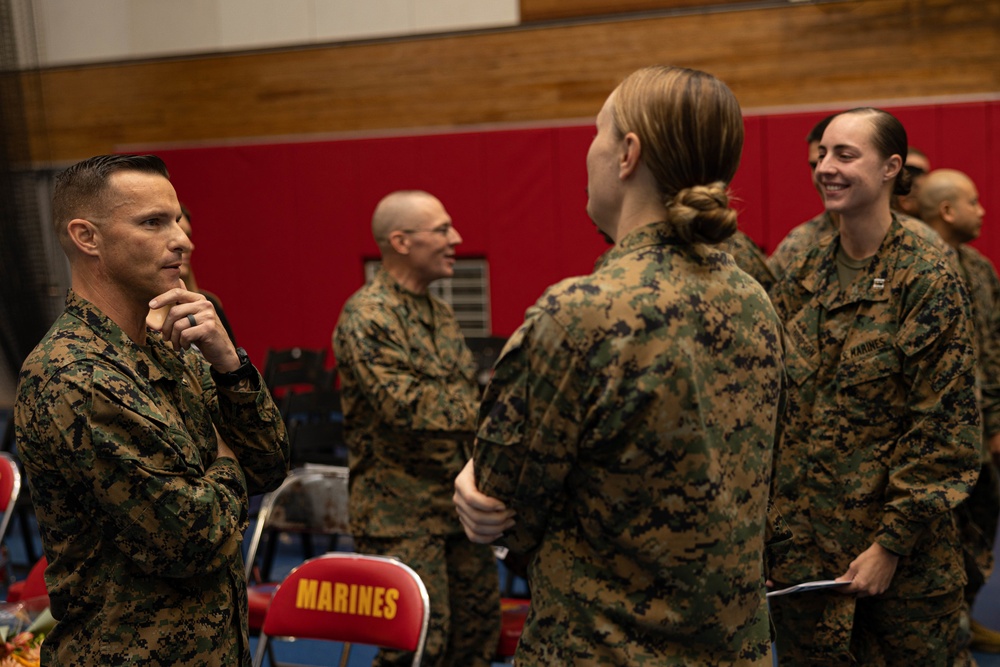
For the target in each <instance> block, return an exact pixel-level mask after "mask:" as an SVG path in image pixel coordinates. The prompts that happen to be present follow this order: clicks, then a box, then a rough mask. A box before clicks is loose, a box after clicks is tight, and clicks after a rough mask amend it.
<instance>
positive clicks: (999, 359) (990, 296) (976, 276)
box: [957, 245, 1000, 460]
mask: <svg viewBox="0 0 1000 667" xmlns="http://www.w3.org/2000/svg"><path fill="white" fill-rule="evenodd" d="M957 252H958V265H959V268H960V270H961V272H962V277H963V278H965V285H966V288H967V289H968V291H969V301H970V302H971V305H972V319H973V323H974V324H973V329H974V331H975V343H976V346H977V349H976V359H977V360H978V361H979V363H978V364H977V365H976V368H977V369H978V371H979V381H980V391H981V399H982V402H981V406H982V411H983V433H984V435H985V436H986V437H987V438H989V437H990V436H993V435H995V434H997V433H1000V278H998V277H997V272H996V269H995V268H994V267H993V264H992V263H991V262H990V260H988V259H986V257H984V256H983V255H982V254H980V253H979V252H978V251H977V250H976V249H975V248H973V247H972V246H968V245H961V246H959V247H958V251H957ZM984 456H985V458H984V460H989V455H988V453H986V452H985V450H984Z"/></svg>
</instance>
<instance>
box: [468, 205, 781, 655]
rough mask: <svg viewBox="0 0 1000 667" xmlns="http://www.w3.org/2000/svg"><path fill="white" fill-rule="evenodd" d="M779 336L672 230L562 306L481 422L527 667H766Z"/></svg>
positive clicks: (637, 242)
mask: <svg viewBox="0 0 1000 667" xmlns="http://www.w3.org/2000/svg"><path fill="white" fill-rule="evenodd" d="M781 378H782V370H781V328H780V324H779V321H778V319H777V317H776V315H775V313H774V310H773V309H772V308H771V305H770V303H769V302H768V299H767V295H766V294H765V292H764V290H763V288H762V287H761V286H760V285H759V284H758V283H757V282H756V281H754V280H753V279H752V278H751V277H750V276H748V275H747V274H746V273H744V272H743V271H740V270H738V269H737V267H736V264H735V263H734V261H733V258H732V257H731V256H730V255H728V254H726V253H723V252H720V251H718V250H716V249H713V248H710V247H708V246H705V245H700V244H696V245H684V244H682V243H681V242H680V241H679V239H677V238H676V237H674V236H672V234H671V231H670V228H669V226H668V225H667V224H666V223H656V224H652V225H647V226H644V227H642V228H640V229H637V230H634V231H632V232H631V233H630V234H628V235H627V236H626V237H625V238H624V239H622V240H621V242H620V243H619V245H618V246H617V247H615V248H614V249H612V250H611V251H610V252H609V253H608V254H607V256H606V261H605V262H604V263H603V264H602V266H601V268H599V269H598V270H597V271H595V272H594V273H593V274H591V275H589V276H584V277H578V278H571V279H568V280H565V281H563V282H561V283H558V284H556V285H554V286H553V287H551V288H550V289H549V290H548V291H547V292H546V293H545V294H544V295H543V296H542V297H541V299H539V301H538V302H537V303H536V304H535V305H534V306H533V307H532V308H531V309H529V310H528V313H527V315H526V319H525V322H524V324H523V325H522V326H521V327H520V328H519V329H518V330H517V332H515V334H514V335H513V336H512V338H511V339H510V340H509V341H508V343H507V346H506V347H505V348H504V351H503V352H502V354H501V357H500V359H499V361H498V362H497V365H496V367H495V371H494V377H493V380H492V381H491V383H490V385H489V386H488V388H487V390H486V396H485V397H484V402H483V406H482V409H481V412H480V427H479V431H478V435H477V444H476V454H475V468H476V479H477V482H478V486H479V488H480V490H481V491H482V492H483V493H486V494H487V495H489V496H493V497H496V498H499V499H501V500H502V501H503V502H505V503H506V504H507V505H508V507H512V508H514V509H515V510H516V511H517V517H516V522H517V523H516V526H515V527H514V528H513V529H512V531H511V532H510V533H509V535H508V536H506V537H505V539H506V543H507V544H508V545H509V546H510V548H511V549H512V550H513V551H514V552H516V553H520V554H526V553H535V554H536V555H535V556H534V558H533V559H532V560H531V562H530V565H529V570H528V573H529V580H530V584H531V597H532V600H531V610H530V612H529V616H528V619H527V623H526V625H525V629H524V633H523V634H522V636H521V642H520V644H519V646H518V649H517V655H516V657H515V662H516V664H517V665H523V666H533V665H546V666H548V665H577V666H579V665H737V664H738V665H770V664H771V658H770V633H769V624H768V614H767V606H766V602H765V598H764V576H763V545H764V532H765V527H766V526H765V524H766V522H767V520H766V515H767V496H768V493H767V489H768V480H769V475H770V466H771V451H772V446H773V438H774V429H775V425H776V419H777V411H778V402H779V397H780V393H781V382H782V380H781Z"/></svg>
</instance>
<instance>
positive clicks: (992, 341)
mask: <svg viewBox="0 0 1000 667" xmlns="http://www.w3.org/2000/svg"><path fill="white" fill-rule="evenodd" d="M984 262H986V265H985V266H984V270H983V277H982V280H983V283H984V284H983V285H981V286H980V289H983V290H986V291H987V292H988V294H989V296H990V298H989V305H988V312H987V313H986V314H985V315H984V320H985V322H986V325H987V332H986V333H985V335H983V337H982V339H983V349H982V351H981V353H980V359H979V363H980V367H981V374H982V375H981V377H982V378H983V385H982V409H983V433H984V435H985V436H986V437H987V438H990V437H992V436H994V435H996V434H997V433H1000V278H998V277H997V272H996V270H995V269H994V268H993V266H992V265H990V264H989V263H988V260H984Z"/></svg>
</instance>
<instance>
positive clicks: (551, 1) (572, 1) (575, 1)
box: [520, 0, 760, 23]
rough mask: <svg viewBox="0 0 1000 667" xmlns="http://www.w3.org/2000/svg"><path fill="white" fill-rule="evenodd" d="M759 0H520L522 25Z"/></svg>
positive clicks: (731, 4)
mask: <svg viewBox="0 0 1000 667" xmlns="http://www.w3.org/2000/svg"><path fill="white" fill-rule="evenodd" d="M750 3H754V4H757V5H760V0H521V3H520V9H521V21H522V22H524V23H531V22H534V21H554V20H560V19H573V18H583V17H588V16H614V15H622V14H629V13H635V12H662V11H665V10H666V11H670V10H693V9H708V8H720V7H724V8H727V9H731V8H733V7H734V6H738V5H741V4H744V5H745V4H750Z"/></svg>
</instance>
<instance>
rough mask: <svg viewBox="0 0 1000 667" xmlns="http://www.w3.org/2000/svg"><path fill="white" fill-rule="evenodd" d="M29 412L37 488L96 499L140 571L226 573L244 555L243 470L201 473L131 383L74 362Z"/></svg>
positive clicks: (180, 437) (172, 429)
mask: <svg viewBox="0 0 1000 667" xmlns="http://www.w3.org/2000/svg"><path fill="white" fill-rule="evenodd" d="M89 374H92V377H93V379H92V381H88V380H87V378H86V377H85V376H87V375H89ZM33 406H34V408H33V413H32V414H31V415H30V418H31V420H32V422H33V424H34V426H33V427H32V428H33V430H34V433H33V436H32V440H33V441H34V442H33V447H32V448H31V449H30V451H26V452H25V455H26V459H25V465H26V466H28V467H29V478H32V479H33V485H32V490H33V492H34V493H45V492H46V490H45V486H44V485H45V484H47V483H59V484H62V483H69V484H70V485H71V486H72V487H75V488H76V489H77V493H76V494H75V497H76V499H77V501H78V502H80V503H81V504H83V505H84V506H87V505H89V504H91V503H93V507H89V508H88V509H90V510H91V518H92V520H93V521H94V522H95V523H97V524H98V525H99V526H100V530H101V531H102V533H103V535H104V537H105V539H108V540H110V541H113V542H114V544H115V545H116V546H117V547H118V548H119V549H120V550H121V551H122V553H124V554H127V555H128V557H129V558H130V559H131V561H132V562H133V563H134V564H135V565H136V567H138V568H139V569H140V570H142V571H143V572H146V573H148V574H152V575H157V576H166V577H190V576H194V575H197V574H201V573H206V572H212V571H215V570H218V569H220V568H223V567H225V566H226V564H227V562H228V561H229V560H230V559H231V558H232V557H233V556H234V555H235V554H236V553H237V552H238V550H239V549H240V545H241V542H242V534H243V531H244V530H245V528H246V526H247V509H246V508H247V494H246V483H245V480H244V476H243V472H242V470H241V468H240V466H239V465H238V464H237V463H236V462H235V461H233V460H232V459H229V458H223V459H218V460H216V461H214V462H213V463H211V465H208V467H207V468H205V467H203V466H202V465H201V463H202V462H201V461H200V460H198V455H197V451H198V448H197V447H196V446H195V444H194V443H193V442H192V441H191V436H190V435H189V434H188V433H187V431H185V430H183V429H181V428H178V427H177V426H174V425H170V424H169V423H168V421H167V420H165V419H164V418H163V417H161V416H160V415H159V414H158V413H157V411H156V410H155V408H154V407H153V406H151V405H150V404H149V403H148V402H146V401H144V397H143V396H142V395H140V394H139V392H137V391H135V389H134V387H133V385H132V383H131V381H130V379H129V378H126V377H124V376H122V375H120V374H117V373H116V372H115V370H114V369H106V368H102V367H100V366H96V367H94V366H90V365H84V364H77V365H75V366H73V367H71V369H64V370H63V371H62V372H60V373H58V374H56V375H55V376H54V377H53V378H52V379H51V380H50V381H49V382H48V383H46V384H45V386H43V387H41V388H40V390H39V395H38V396H37V397H36V400H34V401H33ZM39 410H43V413H39V412H38V411H39ZM39 471H42V472H41V473H40V474H33V473H38V472H39ZM64 495H67V492H66V490H65V489H63V490H61V492H60V493H58V494H56V493H53V496H54V497H55V496H64ZM75 513H76V512H68V513H67V517H70V516H72V515H74V514H75ZM61 539H65V536H61Z"/></svg>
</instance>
